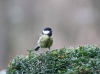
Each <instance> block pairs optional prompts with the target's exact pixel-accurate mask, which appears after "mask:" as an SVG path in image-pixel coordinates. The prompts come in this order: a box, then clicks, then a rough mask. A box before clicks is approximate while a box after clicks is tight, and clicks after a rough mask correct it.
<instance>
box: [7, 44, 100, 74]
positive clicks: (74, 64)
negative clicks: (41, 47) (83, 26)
mask: <svg viewBox="0 0 100 74" xmlns="http://www.w3.org/2000/svg"><path fill="white" fill-rule="evenodd" d="M6 72H7V74H100V48H99V47H98V46H95V45H84V46H79V47H77V48H73V47H71V48H61V49H55V50H53V51H48V52H46V53H43V54H40V55H37V54H35V53H34V51H31V50H30V51H29V55H28V56H27V57H26V56H18V57H17V58H16V59H13V60H12V61H11V62H10V64H9V65H8V67H7V70H6Z"/></svg>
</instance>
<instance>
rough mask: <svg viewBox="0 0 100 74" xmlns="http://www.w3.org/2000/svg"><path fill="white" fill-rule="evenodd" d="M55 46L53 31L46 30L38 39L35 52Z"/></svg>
mask: <svg viewBox="0 0 100 74" xmlns="http://www.w3.org/2000/svg"><path fill="white" fill-rule="evenodd" d="M52 44H53V37H52V29H51V28H50V27H46V28H44V30H43V31H42V34H41V35H40V36H39V38H38V42H37V46H36V47H35V49H34V50H35V51H37V50H39V48H40V49H41V48H48V49H49V50H50V47H51V46H52Z"/></svg>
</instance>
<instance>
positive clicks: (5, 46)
mask: <svg viewBox="0 0 100 74" xmlns="http://www.w3.org/2000/svg"><path fill="white" fill-rule="evenodd" d="M48 26H49V27H51V28H52V29H53V37H54V45H53V46H52V47H51V50H53V49H56V48H63V47H64V46H65V47H68V48H69V47H70V46H72V47H77V46H79V45H86V44H90V45H100V33H99V31H100V0H0V69H6V68H7V66H8V63H9V62H10V61H11V60H12V59H14V58H16V56H17V55H24V56H26V55H27V54H28V52H27V50H26V49H32V48H34V47H35V46H36V45H37V40H38V36H39V34H40V33H41V32H42V30H43V29H44V28H45V27H48ZM43 51H48V49H43ZM36 53H38V52H36Z"/></svg>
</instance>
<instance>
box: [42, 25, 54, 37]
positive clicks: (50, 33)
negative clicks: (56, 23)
mask: <svg viewBox="0 0 100 74" xmlns="http://www.w3.org/2000/svg"><path fill="white" fill-rule="evenodd" d="M42 34H45V35H48V36H52V29H51V28H50V27H46V28H44V30H43V31H42Z"/></svg>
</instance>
